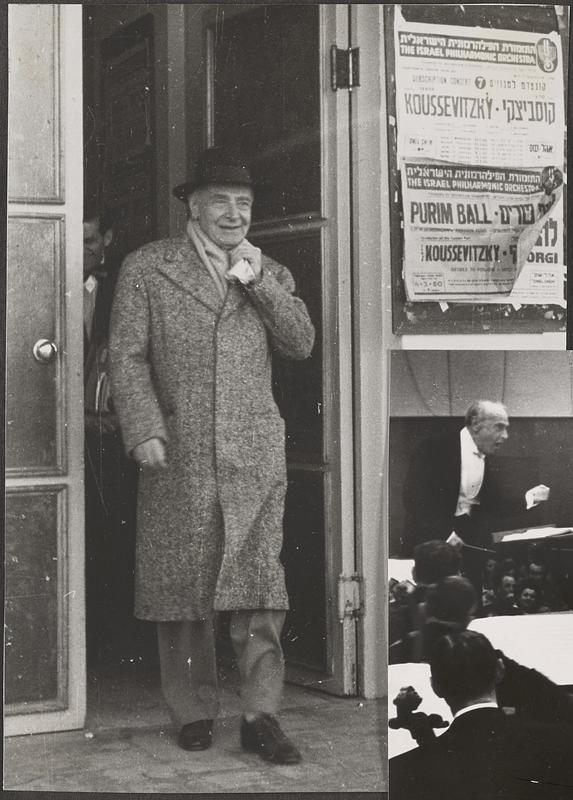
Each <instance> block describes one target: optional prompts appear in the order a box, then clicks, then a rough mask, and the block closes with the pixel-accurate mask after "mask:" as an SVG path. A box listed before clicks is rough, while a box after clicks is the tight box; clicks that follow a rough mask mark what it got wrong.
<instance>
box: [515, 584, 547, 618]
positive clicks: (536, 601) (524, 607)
mask: <svg viewBox="0 0 573 800" xmlns="http://www.w3.org/2000/svg"><path fill="white" fill-rule="evenodd" d="M515 596H516V602H517V607H518V608H519V611H520V612H521V613H522V614H537V613H538V612H539V611H549V609H548V608H546V607H543V608H542V606H541V591H540V589H539V587H538V586H537V585H536V584H535V583H533V582H532V581H531V580H524V581H521V582H520V583H519V584H518V586H517V592H516V595H515Z"/></svg>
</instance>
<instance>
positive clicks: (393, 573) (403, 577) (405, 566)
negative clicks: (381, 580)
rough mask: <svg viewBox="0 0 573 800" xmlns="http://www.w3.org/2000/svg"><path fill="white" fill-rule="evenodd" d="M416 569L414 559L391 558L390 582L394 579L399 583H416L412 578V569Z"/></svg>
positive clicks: (389, 561) (389, 560)
mask: <svg viewBox="0 0 573 800" xmlns="http://www.w3.org/2000/svg"><path fill="white" fill-rule="evenodd" d="M413 568H414V559H413V558H389V559H388V580H392V578H394V579H395V580H397V581H411V582H412V583H415V581H414V578H413V577H412V569H413Z"/></svg>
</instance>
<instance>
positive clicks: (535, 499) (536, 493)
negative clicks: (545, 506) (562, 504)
mask: <svg viewBox="0 0 573 800" xmlns="http://www.w3.org/2000/svg"><path fill="white" fill-rule="evenodd" d="M550 492H551V489H550V488H549V486H545V485H544V484H543V483H540V484H539V485H538V486H534V487H533V489H529V491H527V492H526V493H525V502H526V504H527V509H528V510H529V509H530V508H533V506H537V505H539V503H545V502H546V501H547V500H549V494H550Z"/></svg>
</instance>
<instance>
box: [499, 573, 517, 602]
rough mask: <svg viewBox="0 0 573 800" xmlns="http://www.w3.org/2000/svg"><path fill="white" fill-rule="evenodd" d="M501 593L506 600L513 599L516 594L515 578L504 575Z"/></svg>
mask: <svg viewBox="0 0 573 800" xmlns="http://www.w3.org/2000/svg"><path fill="white" fill-rule="evenodd" d="M500 595H501V596H502V597H504V598H505V599H506V600H513V598H514V596H515V578H512V577H511V575H504V576H503V578H502V579H501V586H500Z"/></svg>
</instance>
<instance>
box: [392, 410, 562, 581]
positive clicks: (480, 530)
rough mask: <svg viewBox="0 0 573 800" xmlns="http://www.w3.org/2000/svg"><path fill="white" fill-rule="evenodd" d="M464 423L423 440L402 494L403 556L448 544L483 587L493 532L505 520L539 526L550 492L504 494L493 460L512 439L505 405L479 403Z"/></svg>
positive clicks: (534, 490)
mask: <svg viewBox="0 0 573 800" xmlns="http://www.w3.org/2000/svg"><path fill="white" fill-rule="evenodd" d="M464 422H465V424H464V427H463V428H462V429H461V430H460V431H457V432H455V433H453V434H451V433H447V434H444V435H440V436H435V437H432V438H429V439H426V440H424V441H423V442H422V443H421V445H420V446H419V447H418V448H417V450H416V451H415V452H414V454H413V457H412V459H411V461H410V464H409V468H408V472H407V475H406V480H405V483H404V489H403V501H404V507H405V527H404V534H403V544H404V549H405V551H406V552H405V553H404V555H406V556H410V557H411V555H412V553H413V550H414V547H415V546H416V545H417V544H420V543H421V542H425V541H429V540H432V539H441V540H446V541H448V542H449V543H450V544H453V545H455V546H457V547H460V548H461V549H462V555H463V560H464V571H465V572H466V574H467V575H468V577H470V579H471V580H472V582H474V584H475V585H479V581H480V575H481V567H482V562H483V560H484V557H485V556H486V555H487V553H486V552H485V550H487V548H488V547H489V546H490V544H491V531H492V530H496V529H497V530H499V529H500V528H499V520H501V519H506V520H512V518H513V519H514V520H515V519H519V520H520V522H519V524H527V525H535V524H536V521H537V517H536V513H537V512H536V509H537V507H538V506H539V504H540V503H543V502H545V501H546V500H547V499H548V498H549V488H548V487H547V486H544V485H542V484H540V485H538V486H535V487H534V488H532V489H529V490H528V491H527V492H524V493H523V494H522V496H520V497H519V496H518V497H508V496H505V495H504V494H503V493H502V492H501V491H500V488H499V486H498V483H497V480H496V477H495V474H494V471H493V469H492V460H493V459H494V458H495V455H496V454H497V453H498V452H499V450H500V449H501V448H502V447H503V445H504V444H505V442H506V441H507V439H508V437H509V419H508V416H507V411H506V408H505V406H504V405H503V404H502V403H499V402H493V401H490V400H477V401H475V402H473V403H472V404H471V405H470V406H469V408H468V410H467V412H466V415H465V420H464ZM496 521H497V522H498V525H497V526H496V524H495V523H496ZM511 526H512V525H511V522H509V523H508V525H507V527H511ZM504 527H505V526H504ZM464 545H465V547H464Z"/></svg>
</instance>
